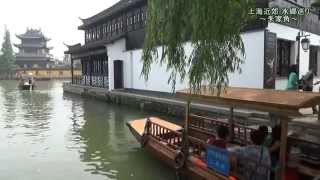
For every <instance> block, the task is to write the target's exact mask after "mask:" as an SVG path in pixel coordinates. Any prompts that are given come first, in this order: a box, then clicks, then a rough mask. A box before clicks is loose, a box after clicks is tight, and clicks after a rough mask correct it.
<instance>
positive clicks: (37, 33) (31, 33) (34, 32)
mask: <svg viewBox="0 0 320 180" xmlns="http://www.w3.org/2000/svg"><path fill="white" fill-rule="evenodd" d="M16 36H17V37H18V38H20V39H30V38H31V39H35V38H37V39H38V38H41V39H45V40H47V41H48V40H50V39H48V38H46V37H45V36H44V35H43V33H42V32H41V30H40V29H32V28H31V29H27V31H26V32H25V33H24V34H19V35H16Z"/></svg>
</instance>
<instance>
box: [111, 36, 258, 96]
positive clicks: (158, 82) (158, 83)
mask: <svg viewBox="0 0 320 180" xmlns="http://www.w3.org/2000/svg"><path fill="white" fill-rule="evenodd" d="M242 38H243V42H244V46H245V50H246V59H245V61H244V63H243V64H242V65H241V69H242V73H241V74H239V73H238V72H235V73H232V74H229V80H230V84H229V85H230V86H234V87H251V88H263V70H264V31H263V30H261V31H253V32H247V33H244V34H242ZM106 48H107V52H108V60H109V62H108V64H109V89H110V90H112V89H114V77H113V76H114V70H113V66H114V65H113V61H114V60H122V61H123V66H124V67H123V69H124V87H125V88H134V89H145V90H151V91H163V92H172V86H171V84H168V79H169V76H170V72H167V69H166V65H165V64H163V65H162V66H161V65H160V64H159V63H154V64H152V65H151V72H150V75H149V79H148V81H147V82H145V80H144V78H143V77H142V76H141V71H142V66H143V64H142V61H141V57H142V50H141V49H139V50H133V51H125V39H121V40H118V41H116V42H114V43H112V44H108V45H106ZM159 52H160V48H159ZM185 52H186V54H187V55H188V56H189V55H190V54H191V52H192V47H191V45H190V43H186V45H185ZM179 80H180V78H179V77H178V78H177V84H176V90H179V89H184V88H187V87H188V81H187V80H185V81H184V82H180V81H179Z"/></svg>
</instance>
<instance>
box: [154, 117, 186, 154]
mask: <svg viewBox="0 0 320 180" xmlns="http://www.w3.org/2000/svg"><path fill="white" fill-rule="evenodd" d="M148 123H149V125H148V127H149V128H148V134H149V135H150V136H152V137H154V138H155V139H157V140H158V141H160V142H164V143H167V145H168V146H170V147H172V148H174V149H178V147H179V146H181V144H182V132H178V131H173V130H171V129H168V128H166V127H163V126H161V125H159V124H157V123H154V122H152V121H148Z"/></svg>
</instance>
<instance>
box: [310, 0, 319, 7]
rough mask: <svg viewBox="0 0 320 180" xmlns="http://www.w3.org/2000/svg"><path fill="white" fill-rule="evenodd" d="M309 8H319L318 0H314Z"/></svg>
mask: <svg viewBox="0 0 320 180" xmlns="http://www.w3.org/2000/svg"><path fill="white" fill-rule="evenodd" d="M311 7H314V8H320V0H316V1H314V2H313V3H312V4H311Z"/></svg>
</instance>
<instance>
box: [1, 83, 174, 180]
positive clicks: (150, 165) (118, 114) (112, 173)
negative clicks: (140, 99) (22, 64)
mask: <svg viewBox="0 0 320 180" xmlns="http://www.w3.org/2000/svg"><path fill="white" fill-rule="evenodd" d="M37 85H38V86H37V89H36V90H35V91H32V92H30V91H20V90H18V89H17V82H15V81H0V140H1V142H2V143H0V152H1V156H0V161H1V162H2V164H3V165H2V166H0V179H23V180H25V179H30V180H37V179H39V180H40V179H41V180H42V179H57V178H63V179H79V180H81V179H90V180H96V179H97V180H100V179H130V180H131V179H133V180H135V179H137V180H138V179H146V180H149V179H155V180H164V179H165V180H170V179H174V172H173V171H171V170H170V169H169V168H167V167H166V166H165V165H164V164H162V163H160V162H159V161H157V160H156V159H155V158H154V157H153V156H151V155H150V154H149V153H147V152H145V151H144V150H142V149H140V145H139V144H138V143H137V142H136V140H135V139H134V137H133V136H132V135H131V133H130V131H129V130H128V128H127V127H126V122H127V121H128V120H131V119H137V118H142V117H145V116H146V114H144V113H142V112H139V111H136V110H133V109H130V108H126V107H120V106H113V105H110V104H107V103H104V102H100V101H96V100H93V99H83V98H80V97H78V96H74V95H68V94H63V91H62V82H59V81H56V82H37Z"/></svg>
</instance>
